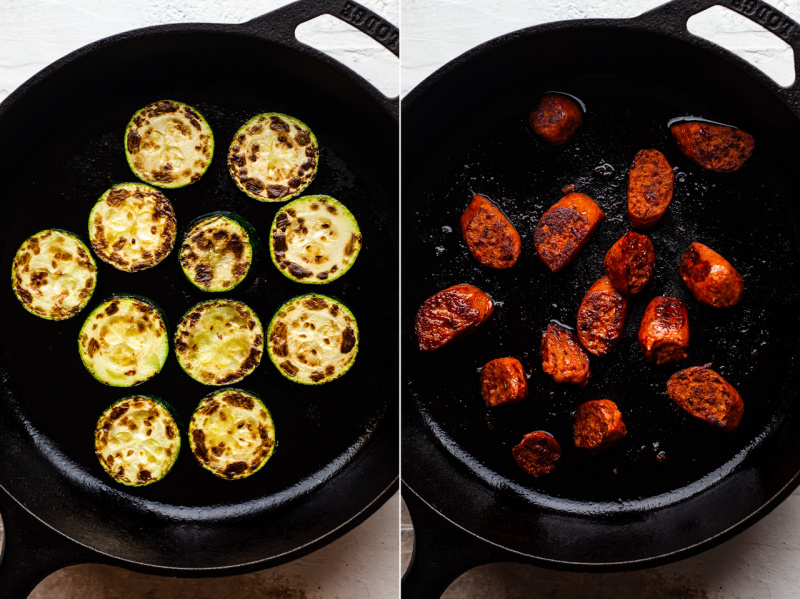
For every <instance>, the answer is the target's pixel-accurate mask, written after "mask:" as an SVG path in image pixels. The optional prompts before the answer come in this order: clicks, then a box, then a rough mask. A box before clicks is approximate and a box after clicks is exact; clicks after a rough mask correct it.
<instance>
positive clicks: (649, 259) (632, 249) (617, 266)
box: [603, 231, 656, 295]
mask: <svg viewBox="0 0 800 599" xmlns="http://www.w3.org/2000/svg"><path fill="white" fill-rule="evenodd" d="M603 265H604V266H605V269H606V275H608V278H609V280H610V281H611V284H612V285H613V286H614V287H616V288H617V289H618V290H620V291H621V292H622V293H624V294H626V295H634V294H636V293H639V292H640V291H641V290H642V289H644V286H645V285H647V283H648V281H650V277H652V276H653V271H655V265H656V253H655V251H654V250H653V243H652V242H651V241H650V238H649V237H647V235H642V234H640V233H634V232H633V231H628V232H627V233H625V235H623V236H622V237H620V238H619V239H618V240H617V242H616V243H615V244H614V245H612V246H611V249H610V250H608V253H606V258H605V260H604V261H603Z"/></svg>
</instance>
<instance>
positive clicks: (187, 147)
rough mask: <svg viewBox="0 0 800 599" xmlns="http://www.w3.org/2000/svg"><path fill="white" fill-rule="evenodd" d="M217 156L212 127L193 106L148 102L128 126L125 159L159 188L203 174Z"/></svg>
mask: <svg viewBox="0 0 800 599" xmlns="http://www.w3.org/2000/svg"><path fill="white" fill-rule="evenodd" d="M213 155H214V135H213V134H212V133H211V127H209V126H208V123H207V122H206V120H205V119H204V118H203V116H202V115H201V114H200V113H199V112H197V110H195V109H194V108H192V107H191V106H187V105H186V104H183V103H182V102H174V101H172V100H161V101H160V102H153V103H152V104H148V105H147V106H145V107H144V108H142V109H141V110H139V111H138V112H137V113H136V114H134V115H133V117H132V118H131V120H130V122H129V123H128V126H127V127H126V128H125V158H127V159H128V165H130V167H131V170H132V171H133V174H134V175H136V176H137V177H139V178H140V179H141V180H142V181H144V182H145V183H150V184H151V185H155V186H156V187H165V188H175V187H184V186H185V185H189V183H194V182H195V181H197V180H199V179H200V177H202V176H203V173H205V172H206V169H208V165H209V164H211V157H212V156H213Z"/></svg>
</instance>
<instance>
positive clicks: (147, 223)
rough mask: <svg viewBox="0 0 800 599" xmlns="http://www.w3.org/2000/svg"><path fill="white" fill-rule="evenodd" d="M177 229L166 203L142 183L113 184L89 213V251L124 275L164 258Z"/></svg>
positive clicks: (162, 197)
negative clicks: (92, 251)
mask: <svg viewBox="0 0 800 599" xmlns="http://www.w3.org/2000/svg"><path fill="white" fill-rule="evenodd" d="M176 230H177V224H176V220H175V212H174V211H173V210H172V205H171V204H170V202H169V200H168V199H167V198H166V197H165V196H164V194H162V193H161V192H160V191H158V190H157V189H154V188H152V187H150V186H148V185H143V184H141V183H122V184H120V185H115V186H114V187H112V188H111V189H109V190H108V191H106V192H105V193H104V194H103V195H102V196H100V199H99V200H98V201H97V203H96V204H95V205H94V208H92V211H91V213H90V214H89V238H90V240H91V243H92V249H94V251H95V253H96V254H97V256H98V257H99V258H100V259H101V260H103V261H104V262H108V263H109V264H110V265H111V266H113V267H114V268H118V269H119V270H123V271H126V272H136V271H139V270H144V269H146V268H151V267H153V266H155V265H156V264H158V263H159V262H161V261H162V260H163V259H164V258H166V257H167V255H168V254H169V253H170V252H171V251H172V247H173V246H174V245H175V235H176Z"/></svg>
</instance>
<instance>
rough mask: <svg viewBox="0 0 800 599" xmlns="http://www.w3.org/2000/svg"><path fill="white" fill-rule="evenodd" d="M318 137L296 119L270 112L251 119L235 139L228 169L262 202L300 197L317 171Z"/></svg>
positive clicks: (237, 182) (241, 184)
mask: <svg viewBox="0 0 800 599" xmlns="http://www.w3.org/2000/svg"><path fill="white" fill-rule="evenodd" d="M318 160H319V146H318V145H317V138H316V137H315V136H314V134H313V133H312V132H311V129H309V128H308V127H307V126H306V125H305V124H303V123H302V122H300V121H298V120H297V119H296V118H294V117H291V116H288V115H285V114H280V113H277V112H270V113H265V114H259V115H256V116H254V117H253V118H252V119H250V120H249V121H247V122H246V123H245V124H244V125H243V126H242V128H241V129H239V131H237V132H236V135H235V136H234V138H233V142H231V147H230V150H229V152H228V170H229V171H230V174H231V177H233V180H234V181H235V182H236V185H237V186H238V187H239V189H241V190H242V191H244V192H245V193H246V194H247V195H249V196H250V197H251V198H255V199H256V200H259V201H262V202H283V201H286V200H289V199H291V198H293V197H296V196H298V195H300V193H302V191H303V190H304V189H305V188H306V187H308V185H309V184H310V183H311V181H312V180H313V179H314V176H315V175H316V174H317V165H318Z"/></svg>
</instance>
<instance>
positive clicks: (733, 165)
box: [670, 121, 756, 173]
mask: <svg viewBox="0 0 800 599" xmlns="http://www.w3.org/2000/svg"><path fill="white" fill-rule="evenodd" d="M670 131H671V132H672V136H673V137H674V138H675V141H676V142H677V143H678V148H679V149H680V151H681V152H683V154H684V156H686V157H687V158H688V159H689V160H691V161H693V162H695V163H697V164H699V165H700V166H701V167H703V168H704V169H706V170H709V171H714V172H715V173H732V172H734V171H738V170H739V169H740V168H742V165H744V163H745V162H747V160H748V159H749V158H750V156H751V155H752V154H753V149H754V148H755V146H756V141H755V139H753V136H752V135H750V134H749V133H745V132H744V131H742V130H741V129H737V128H736V127H728V126H727V125H712V124H711V123H704V122H699V121H696V122H692V123H680V124H677V125H673V126H672V127H671V128H670Z"/></svg>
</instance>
